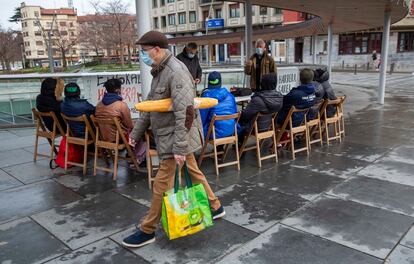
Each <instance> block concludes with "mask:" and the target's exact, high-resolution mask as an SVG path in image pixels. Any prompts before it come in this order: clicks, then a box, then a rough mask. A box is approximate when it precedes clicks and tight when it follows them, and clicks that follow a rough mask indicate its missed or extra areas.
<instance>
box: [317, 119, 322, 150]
mask: <svg viewBox="0 0 414 264" xmlns="http://www.w3.org/2000/svg"><path fill="white" fill-rule="evenodd" d="M318 128H319V140H320V142H321V147H322V146H323V139H322V127H321V123H319V124H318Z"/></svg>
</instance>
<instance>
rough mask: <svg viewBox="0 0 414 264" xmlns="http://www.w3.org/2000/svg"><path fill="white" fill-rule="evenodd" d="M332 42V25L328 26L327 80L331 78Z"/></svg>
mask: <svg viewBox="0 0 414 264" xmlns="http://www.w3.org/2000/svg"><path fill="white" fill-rule="evenodd" d="M332 40H333V33H332V23H329V25H328V72H329V76H330V77H329V78H332Z"/></svg>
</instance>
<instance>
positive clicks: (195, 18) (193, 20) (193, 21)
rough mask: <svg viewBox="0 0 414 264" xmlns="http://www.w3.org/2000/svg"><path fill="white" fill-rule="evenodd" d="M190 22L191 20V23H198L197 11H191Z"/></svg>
mask: <svg viewBox="0 0 414 264" xmlns="http://www.w3.org/2000/svg"><path fill="white" fill-rule="evenodd" d="M189 20H190V23H196V22H197V16H196V12H195V11H190V13H189Z"/></svg>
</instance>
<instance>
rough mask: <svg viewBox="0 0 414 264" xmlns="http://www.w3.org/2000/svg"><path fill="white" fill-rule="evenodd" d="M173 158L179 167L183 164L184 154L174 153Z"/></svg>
mask: <svg viewBox="0 0 414 264" xmlns="http://www.w3.org/2000/svg"><path fill="white" fill-rule="evenodd" d="M174 159H175V162H176V163H177V164H178V165H179V166H180V167H181V166H182V165H183V164H184V161H185V156H183V155H175V154H174Z"/></svg>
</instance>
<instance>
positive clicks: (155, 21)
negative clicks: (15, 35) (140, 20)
mask: <svg viewBox="0 0 414 264" xmlns="http://www.w3.org/2000/svg"><path fill="white" fill-rule="evenodd" d="M153 22H154V28H159V26H160V25H159V24H158V17H154V19H153Z"/></svg>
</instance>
